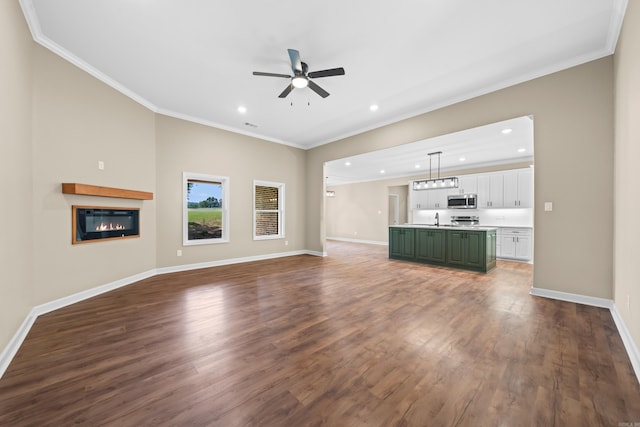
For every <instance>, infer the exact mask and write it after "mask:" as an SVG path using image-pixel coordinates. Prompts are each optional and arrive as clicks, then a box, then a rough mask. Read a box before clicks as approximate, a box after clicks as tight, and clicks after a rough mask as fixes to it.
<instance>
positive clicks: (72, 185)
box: [62, 182, 153, 200]
mask: <svg viewBox="0 0 640 427" xmlns="http://www.w3.org/2000/svg"><path fill="white" fill-rule="evenodd" d="M62 192H63V193H64V194H80V195H84V196H102V197H118V198H121V199H136V200H153V193H149V192H146V191H137V190H125V189H122V188H113V187H100V186H97V185H88V184H78V183H76V182H63V183H62Z"/></svg>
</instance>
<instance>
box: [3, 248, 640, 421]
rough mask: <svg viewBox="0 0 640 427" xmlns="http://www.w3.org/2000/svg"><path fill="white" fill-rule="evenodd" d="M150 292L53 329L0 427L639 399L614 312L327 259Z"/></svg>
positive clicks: (40, 342) (16, 383)
mask: <svg viewBox="0 0 640 427" xmlns="http://www.w3.org/2000/svg"><path fill="white" fill-rule="evenodd" d="M329 253H330V256H329V257H327V258H324V259H323V258H318V257H313V256H296V257H290V258H282V259H276V260H268V261H260V262H254V263H247V264H241V265H231V266H225V267H216V268H210V269H203V270H198V271H191V272H184V273H175V274H167V275H162V276H156V277H153V278H150V279H147V280H143V281H141V282H139V283H136V284H133V285H130V286H127V287H125V288H121V289H119V290H116V291H113V292H110V293H108V294H104V295H101V296H98V297H95V298H92V299H90V300H87V301H84V302H81V303H78V304H75V305H73V306H70V307H67V308H64V309H61V310H58V311H56V312H53V313H49V314H47V315H43V316H41V317H40V318H38V320H37V321H36V323H35V324H34V325H33V328H32V329H31V332H30V333H29V336H28V337H27V339H26V340H25V342H24V344H23V345H22V347H21V349H20V351H19V352H18V354H17V355H16V357H15V359H14V360H13V362H12V363H11V365H10V366H9V369H8V370H7V372H6V373H5V375H4V377H3V378H2V379H0V425H2V426H23V425H25V426H27V425H29V426H31V425H32V426H42V425H55V426H69V425H74V424H76V425H87V426H96V425H125V426H142V425H153V426H156V425H179V426H192V425H212V426H296V427H297V426H307V425H311V426H315V425H326V426H491V425H501V426H502V425H505V426H529V425H535V426H614V427H617V426H618V425H620V423H628V422H631V423H633V422H638V423H640V387H639V385H638V382H637V380H636V378H635V376H634V374H633V371H632V368H631V364H630V362H629V360H628V357H627V355H626V353H625V350H624V347H623V344H622V341H621V339H620V337H619V335H618V333H617V331H616V328H615V325H614V323H613V321H612V318H611V315H610V313H609V311H608V310H606V309H599V308H594V307H587V306H582V305H576V304H571V303H564V302H559V301H553V300H548V299H543V298H536V297H532V296H530V295H529V294H528V292H529V288H530V286H531V283H532V269H531V266H530V265H528V264H522V263H512V262H499V265H498V268H497V269H496V270H494V271H492V272H490V273H489V274H480V273H471V272H463V271H454V270H449V269H444V268H435V267H429V266H425V265H418V264H412V263H406V262H401V261H390V260H388V259H387V257H386V248H385V247H379V246H370V245H358V244H353V243H340V242H330V245H329Z"/></svg>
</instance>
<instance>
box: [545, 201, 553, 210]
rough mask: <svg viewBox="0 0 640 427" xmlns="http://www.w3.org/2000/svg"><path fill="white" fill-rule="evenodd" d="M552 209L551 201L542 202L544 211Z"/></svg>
mask: <svg viewBox="0 0 640 427" xmlns="http://www.w3.org/2000/svg"><path fill="white" fill-rule="evenodd" d="M552 210H553V202H544V211H545V212H551V211H552Z"/></svg>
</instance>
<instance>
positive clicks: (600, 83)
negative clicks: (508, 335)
mask: <svg viewBox="0 0 640 427" xmlns="http://www.w3.org/2000/svg"><path fill="white" fill-rule="evenodd" d="M528 114H531V115H533V116H534V137H535V162H536V173H535V184H534V185H535V195H534V197H535V201H536V209H535V213H534V217H535V222H534V227H535V242H536V244H535V260H536V263H535V266H534V286H536V287H539V288H545V289H552V290H556V291H564V292H570V293H575V294H583V295H589V296H594V297H600V298H611V297H612V296H613V295H612V281H613V278H612V276H613V260H612V256H611V253H612V249H613V244H612V239H611V235H612V232H613V213H612V209H611V207H612V206H613V198H612V188H613V58H612V57H607V58H603V59H601V60H597V61H593V62H590V63H587V64H584V65H582V66H578V67H574V68H571V69H568V70H565V71H562V72H559V73H555V74H552V75H549V76H545V77H541V78H538V79H535V80H531V81H529V82H526V83H522V84H519V85H516V86H512V87H510V88H507V89H503V90H499V91H496V92H493V93H490V94H487V95H483V96H480V97H477V98H474V99H471V100H468V101H464V102H461V103H458V104H455V105H452V106H450V107H446V108H442V109H440V110H436V111H433V112H430V113H426V114H423V115H420V116H417V117H414V118H411V119H407V120H403V121H401V122H397V123H394V124H391V125H388V126H384V127H382V128H379V129H376V130H373V131H370V132H366V133H362V134H360V135H356V136H353V137H350V138H346V139H344V140H341V141H337V142H334V143H331V144H327V145H323V146H320V147H317V148H314V149H313V150H310V151H309V153H308V159H307V162H308V164H307V170H308V175H307V189H308V200H307V203H308V205H307V210H308V215H307V218H308V223H309V226H308V232H307V246H308V247H309V248H310V249H313V250H323V249H324V236H325V230H324V225H323V220H324V211H325V209H324V197H323V191H322V188H323V164H324V162H326V161H329V160H335V159H339V158H343V157H347V156H351V155H356V154H361V153H365V152H369V151H373V150H378V149H381V148H387V147H392V146H395V145H399V144H404V143H407V142H413V141H418V140H420V139H424V138H429V137H433V136H438V135H444V134H447V133H451V132H456V131H460V130H464V129H468V128H472V127H476V126H481V125H485V124H488V123H494V122H497V121H501V120H505V119H509V118H514V117H519V116H523V115H528ZM545 201H551V202H554V211H553V212H544V211H543V209H542V207H543V203H542V202H545ZM594 203H595V206H598V207H599V208H594ZM576 212H580V215H579V216H577V217H576V215H575V213H576Z"/></svg>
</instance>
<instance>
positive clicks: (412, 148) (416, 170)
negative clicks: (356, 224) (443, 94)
mask: <svg viewBox="0 0 640 427" xmlns="http://www.w3.org/2000/svg"><path fill="white" fill-rule="evenodd" d="M533 149H534V147H533V118H532V117H529V116H525V117H518V118H515V119H511V120H505V121H502V122H498V123H491V124H488V125H485V126H480V127H477V128H473V129H467V130H464V131H460V132H455V133H451V134H448V135H444V136H439V137H435V138H429V139H425V140H422V141H416V142H412V143H408V144H403V145H399V146H396V147H392V148H387V149H384V150H378V151H372V152H369V153H364V154H359V155H357V156H351V157H348V158H344V159H340V160H334V161H331V162H327V163H326V166H325V175H326V183H327V185H328V186H331V185H340V184H347V183H352V182H362V181H372V180H378V179H389V178H394V177H407V176H411V175H421V176H422V177H423V178H429V177H430V174H431V177H433V178H436V177H437V175H438V161H439V162H440V165H439V166H440V176H441V177H445V176H447V172H448V171H453V170H455V171H459V170H464V169H470V168H478V167H483V166H491V165H501V164H513V163H519V162H533V158H534V153H533ZM438 151H440V152H442V154H441V155H440V156H437V155H433V156H431V164H429V156H428V153H433V152H438ZM438 157H439V159H438ZM383 171H384V172H383Z"/></svg>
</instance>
